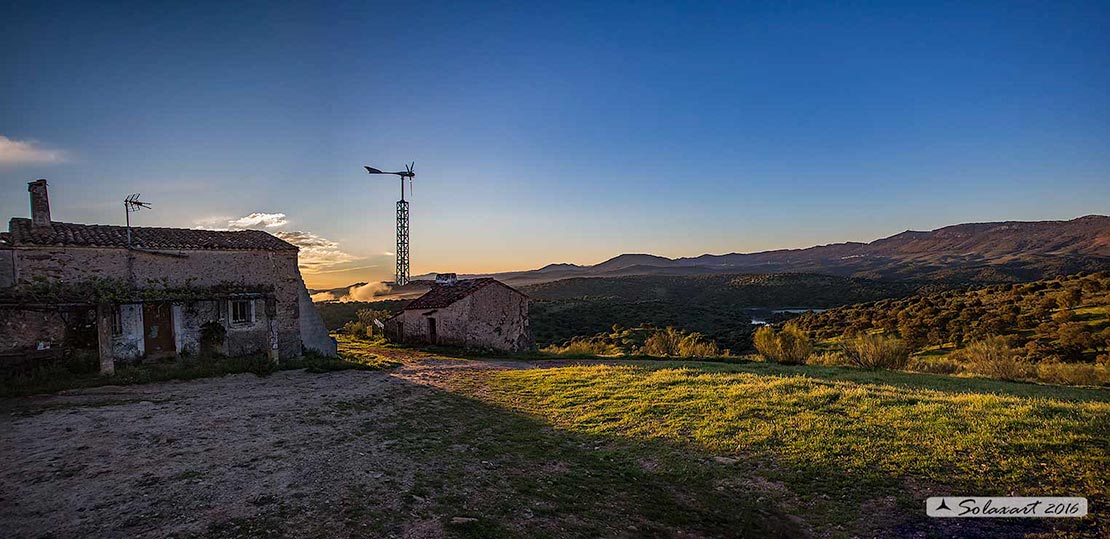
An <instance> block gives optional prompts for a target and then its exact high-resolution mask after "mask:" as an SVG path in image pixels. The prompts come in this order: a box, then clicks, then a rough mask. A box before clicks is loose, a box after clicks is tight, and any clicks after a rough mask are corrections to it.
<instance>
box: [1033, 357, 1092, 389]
mask: <svg viewBox="0 0 1110 539" xmlns="http://www.w3.org/2000/svg"><path fill="white" fill-rule="evenodd" d="M1036 369H1037V379H1039V380H1042V381H1045V382H1048V383H1050V384H1067V385H1075V386H1098V385H1110V365H1108V364H1106V363H1102V362H1100V363H1095V364H1091V363H1061V362H1059V361H1044V362H1041V363H1040V364H1038V365H1037V367H1036Z"/></svg>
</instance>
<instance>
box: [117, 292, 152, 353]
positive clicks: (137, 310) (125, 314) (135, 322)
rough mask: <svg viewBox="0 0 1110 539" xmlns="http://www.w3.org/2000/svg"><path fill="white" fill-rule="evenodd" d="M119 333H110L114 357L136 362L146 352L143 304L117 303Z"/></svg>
mask: <svg viewBox="0 0 1110 539" xmlns="http://www.w3.org/2000/svg"><path fill="white" fill-rule="evenodd" d="M113 308H118V309H119V311H120V333H119V335H112V355H113V357H115V358H116V359H120V360H123V361H128V362H136V361H139V360H140V359H142V358H143V354H146V342H145V341H144V340H143V305H142V304H141V303H129V304H127V305H119V306H118V307H113Z"/></svg>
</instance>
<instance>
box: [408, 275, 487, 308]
mask: <svg viewBox="0 0 1110 539" xmlns="http://www.w3.org/2000/svg"><path fill="white" fill-rule="evenodd" d="M494 283H497V284H501V283H498V282H497V279H494V278H492V277H482V278H480V279H460V280H458V281H455V282H454V283H451V284H439V283H437V284H435V285H432V289H431V290H429V291H428V292H426V293H425V294H424V295H423V296H420V297H418V298H416V299H414V300H413V301H412V303H409V304H408V305H406V306H405V309H406V310H408V309H439V308H442V307H447V306H448V305H451V304H452V303H455V302H456V301H459V300H460V299H463V298H465V297H467V296H469V295H471V294H473V293H475V292H477V291H479V290H481V289H483V288H485V287H487V286H489V285H491V284H494ZM502 286H504V285H502Z"/></svg>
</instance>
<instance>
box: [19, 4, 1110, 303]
mask: <svg viewBox="0 0 1110 539" xmlns="http://www.w3.org/2000/svg"><path fill="white" fill-rule="evenodd" d="M0 50H3V51H4V52H3V60H2V61H0V217H2V218H6V217H8V216H17V217H23V216H27V215H28V213H29V210H28V202H27V191H26V182H28V181H31V180H33V179H36V178H47V179H48V180H49V182H50V194H51V207H52V213H53V218H54V220H58V221H66V222H78V223H105V224H120V223H122V222H123V219H124V215H123V209H122V202H121V201H122V199H123V198H124V197H125V196H126V195H128V194H130V193H141V194H142V196H143V199H145V200H147V201H149V202H151V203H152V204H153V207H152V209H150V210H147V211H143V212H141V213H139V214H137V215H135V216H134V224H136V225H138V226H144V225H146V226H179V227H189V228H192V227H208V228H227V229H238V228H245V227H250V228H261V229H263V230H267V231H270V232H274V233H278V234H280V235H281V236H282V237H286V238H288V239H290V240H291V241H294V242H297V243H299V244H300V245H302V252H301V261H302V272H303V273H304V275H305V279H306V281H307V282H308V284H309V286H310V287H333V286H342V285H346V284H350V283H353V282H355V281H372V280H390V279H392V274H393V267H394V258H393V251H394V250H395V244H394V242H395V235H394V219H395V201H396V199H397V197H398V194H399V193H398V191H399V187H398V182H397V180H396V179H392V178H389V177H382V176H370V175H367V174H366V173H365V171H363V169H362V166H363V165H371V166H375V167H378V168H382V169H393V170H396V169H400V168H402V167H403V164H404V163H407V162H410V161H415V162H416V173H417V177H416V179H415V182H414V185H413V187H414V191H413V193H412V195H411V197H410V200H411V218H412V233H411V235H412V248H411V253H412V255H411V256H412V271H413V274H414V275H416V274H422V273H426V272H436V271H440V272H446V271H454V272H459V273H477V272H495V271H509V270H521V269H530V268H538V267H541V266H543V265H546V264H549V263H556V262H572V263H579V264H593V263H597V262H600V261H603V260H605V259H607V258H610V257H612V256H615V255H617V254H620V253H653V254H658V255H663V256H670V257H679V256H696V255H699V254H703V253H728V252H751V251H759V250H766V249H773V248H794V247H807V246H811V245H818V244H826V243H833V242H841V241H871V240H874V239H877V238H881V237H886V236H889V235H892V234H895V233H898V232H901V231H903V230H907V229H911V230H930V229H934V228H938V227H941V226H945V225H949V224H956V223H961V222H977V221H978V222H981V221H995V220H1011V219H1012V220H1041V219H1070V218H1074V217H1078V216H1082V215H1087V214H1107V213H1110V4H1107V3H1106V2H1089V3H1088V2H1064V1H1054V2H1044V3H1036V2H1013V1H1009V2H996V3H981V2H928V3H925V2H813V3H809V2H758V3H756V2H752V3H727V4H718V3H708V2H706V3H702V2H695V3H689V2H674V3H656V2H634V3H632V2H630V3H620V2H583V3H576V2H551V3H531V2H489V3H470V2H444V3H424V2H395V3H363V2H359V3H342V2H340V3H324V2H313V3H303V4H298V3H280V2H257V3H251V2H247V3H231V2H213V3H208V2H137V3H126V2H114V3H113V2H107V3H91V2H76V3H56V2H49V1H34V2H19V1H16V2H4V3H3V5H2V6H0ZM0 228H2V227H0Z"/></svg>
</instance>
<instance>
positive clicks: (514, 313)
mask: <svg viewBox="0 0 1110 539" xmlns="http://www.w3.org/2000/svg"><path fill="white" fill-rule="evenodd" d="M466 299H468V300H469V303H470V305H469V318H468V320H467V324H466V326H465V327H466V345H467V346H468V347H470V348H489V349H493V350H504V351H508V352H524V351H527V350H530V349H531V348H532V345H533V341H532V327H531V324H530V321H529V319H528V297H527V296H525V295H523V294H521V293H520V292H517V291H515V290H512V289H511V288H509V287H507V286H503V285H499V284H494V285H490V286H486V287H484V288H482V289H481V290H478V291H477V292H475V293H473V294H471V295H470V296H469V297H468V298H466Z"/></svg>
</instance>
